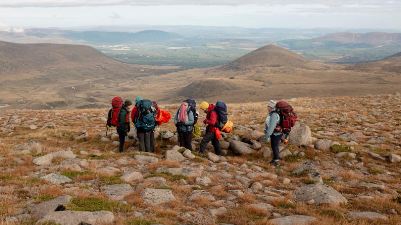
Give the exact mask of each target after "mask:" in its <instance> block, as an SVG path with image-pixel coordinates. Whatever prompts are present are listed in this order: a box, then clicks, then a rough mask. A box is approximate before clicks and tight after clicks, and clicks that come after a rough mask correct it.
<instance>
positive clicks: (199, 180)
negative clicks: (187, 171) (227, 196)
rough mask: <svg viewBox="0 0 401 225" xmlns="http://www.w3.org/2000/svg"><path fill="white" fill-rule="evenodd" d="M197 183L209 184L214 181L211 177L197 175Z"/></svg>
mask: <svg viewBox="0 0 401 225" xmlns="http://www.w3.org/2000/svg"><path fill="white" fill-rule="evenodd" d="M195 183H197V184H200V185H203V186H209V184H210V183H212V180H210V178H209V177H197V178H196V179H195Z"/></svg>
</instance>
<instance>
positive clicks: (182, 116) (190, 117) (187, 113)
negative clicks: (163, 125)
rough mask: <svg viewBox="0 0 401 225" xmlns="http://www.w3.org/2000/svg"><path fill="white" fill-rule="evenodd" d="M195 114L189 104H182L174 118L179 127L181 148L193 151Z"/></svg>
mask: <svg viewBox="0 0 401 225" xmlns="http://www.w3.org/2000/svg"><path fill="white" fill-rule="evenodd" d="M194 122H195V120H194V114H193V111H192V110H191V106H189V105H188V103H187V102H182V103H181V107H180V108H179V109H178V110H177V113H176V114H175V117H174V124H175V126H176V127H177V132H178V140H179V146H181V147H185V148H186V149H189V150H191V151H192V130H193V125H194Z"/></svg>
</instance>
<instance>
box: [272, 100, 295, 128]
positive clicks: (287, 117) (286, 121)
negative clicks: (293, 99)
mask: <svg viewBox="0 0 401 225" xmlns="http://www.w3.org/2000/svg"><path fill="white" fill-rule="evenodd" d="M276 109H277V111H275V112H276V113H278V114H279V116H280V123H279V125H277V127H276V129H275V130H274V131H276V132H283V133H284V134H288V133H290V131H291V128H292V127H293V126H294V125H295V122H296V121H297V114H296V113H295V112H294V109H293V108H292V106H291V105H290V104H288V103H287V102H285V101H279V102H277V104H276Z"/></svg>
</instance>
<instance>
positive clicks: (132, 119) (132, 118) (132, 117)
mask: <svg viewBox="0 0 401 225" xmlns="http://www.w3.org/2000/svg"><path fill="white" fill-rule="evenodd" d="M137 112H138V108H137V107H136V106H135V107H134V108H133V109H132V111H131V121H132V122H133V123H134V124H135V122H136V120H135V115H136V113H137Z"/></svg>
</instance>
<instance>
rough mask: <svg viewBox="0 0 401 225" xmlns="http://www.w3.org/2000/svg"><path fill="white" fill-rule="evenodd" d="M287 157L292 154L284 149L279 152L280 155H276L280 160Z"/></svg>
mask: <svg viewBox="0 0 401 225" xmlns="http://www.w3.org/2000/svg"><path fill="white" fill-rule="evenodd" d="M287 155H292V153H291V152H290V150H288V149H287V148H286V149H283V150H282V151H280V153H279V154H278V157H279V158H280V159H282V158H284V157H286V156H287Z"/></svg>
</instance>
